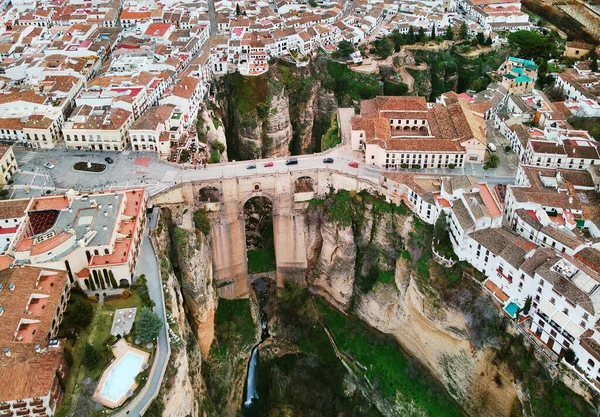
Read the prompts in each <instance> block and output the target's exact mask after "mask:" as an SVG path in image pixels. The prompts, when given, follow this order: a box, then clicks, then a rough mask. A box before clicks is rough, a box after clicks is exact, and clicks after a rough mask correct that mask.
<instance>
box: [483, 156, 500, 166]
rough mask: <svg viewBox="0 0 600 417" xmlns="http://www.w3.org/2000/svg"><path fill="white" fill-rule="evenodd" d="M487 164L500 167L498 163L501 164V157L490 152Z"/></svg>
mask: <svg viewBox="0 0 600 417" xmlns="http://www.w3.org/2000/svg"><path fill="white" fill-rule="evenodd" d="M486 165H487V166H488V167H489V168H498V165H500V157H499V156H498V155H496V154H494V153H492V154H490V155H489V156H488V159H487V162H486Z"/></svg>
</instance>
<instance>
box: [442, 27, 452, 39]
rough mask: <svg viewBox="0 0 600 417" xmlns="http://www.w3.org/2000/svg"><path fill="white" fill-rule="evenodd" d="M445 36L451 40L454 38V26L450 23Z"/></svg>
mask: <svg viewBox="0 0 600 417" xmlns="http://www.w3.org/2000/svg"><path fill="white" fill-rule="evenodd" d="M444 37H445V38H446V39H447V40H449V41H451V40H452V39H454V30H452V26H450V25H448V29H446V35H445V36H444Z"/></svg>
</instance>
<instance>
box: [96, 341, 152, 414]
mask: <svg viewBox="0 0 600 417" xmlns="http://www.w3.org/2000/svg"><path fill="white" fill-rule="evenodd" d="M112 352H113V355H115V359H113V361H112V362H111V363H110V365H108V367H107V368H106V369H105V370H104V372H103V373H102V377H101V378H100V382H98V386H97V387H96V392H94V396H93V397H92V398H93V399H94V401H96V402H99V403H100V404H102V405H103V406H105V407H108V408H117V407H120V406H121V405H123V403H124V402H125V401H126V400H127V393H123V395H121V397H120V398H119V399H118V400H117V401H113V400H111V399H109V398H106V397H104V396H103V395H102V389H103V388H104V384H106V380H107V378H108V376H109V375H110V372H111V371H112V370H113V368H114V367H115V366H117V364H118V363H119V362H120V361H121V358H123V356H125V355H126V354H127V353H129V352H131V353H134V354H136V355H138V356H141V357H142V358H144V360H143V361H142V365H143V364H144V363H148V359H149V358H150V354H149V353H148V352H144V351H143V350H140V349H137V348H134V347H133V346H130V345H129V343H127V342H126V341H125V339H121V340H119V341H118V342H117V343H115V344H114V345H113V347H112ZM142 370H143V369H142V368H140V370H139V372H142ZM136 387H137V383H135V382H134V383H133V384H132V385H131V387H129V390H131V391H133V390H135V389H136ZM129 390H128V391H129Z"/></svg>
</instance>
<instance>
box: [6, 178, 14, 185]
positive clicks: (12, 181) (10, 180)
mask: <svg viewBox="0 0 600 417" xmlns="http://www.w3.org/2000/svg"><path fill="white" fill-rule="evenodd" d="M14 182H15V180H13V179H12V178H11V179H9V180H8V182H7V184H8V185H12V184H13V183H14Z"/></svg>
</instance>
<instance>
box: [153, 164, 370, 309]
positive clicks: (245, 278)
mask: <svg viewBox="0 0 600 417" xmlns="http://www.w3.org/2000/svg"><path fill="white" fill-rule="evenodd" d="M332 187H333V189H336V190H337V189H346V190H356V191H361V190H365V189H366V190H368V191H370V192H377V191H380V188H379V185H378V184H376V183H374V182H371V181H369V180H365V179H363V178H360V177H357V176H356V175H350V174H346V173H343V172H339V171H335V170H333V169H328V168H319V169H307V170H294V171H291V172H274V173H268V174H250V175H245V176H237V177H231V178H218V179H211V180H199V181H192V182H186V183H182V184H177V185H176V186H174V187H172V188H170V189H169V190H166V191H164V192H162V193H160V194H157V195H155V196H154V197H152V199H151V203H152V204H153V205H154V206H160V205H171V204H182V203H183V204H187V205H191V206H193V207H194V208H200V207H204V208H205V209H206V210H207V212H208V213H209V217H210V219H211V231H210V234H211V241H212V248H211V249H212V259H213V271H214V279H215V282H216V286H217V288H218V289H219V295H220V296H222V297H225V298H239V297H244V296H246V295H247V294H248V292H249V291H250V284H251V283H252V281H253V280H255V279H256V278H257V277H258V276H260V275H264V276H265V277H270V278H272V279H273V278H274V279H275V280H276V282H277V284H278V285H282V283H283V281H284V280H286V279H294V280H296V281H297V282H299V283H300V284H303V285H304V284H305V277H306V272H307V268H308V248H307V245H308V218H307V217H308V216H307V214H306V207H307V205H308V201H309V200H311V199H313V198H316V197H319V196H323V195H324V194H325V193H326V192H327V191H329V190H330V189H331V188H332ZM257 196H262V197H266V198H268V199H269V200H271V202H272V204H273V234H274V246H275V258H276V271H274V272H272V273H265V274H253V275H248V263H247V257H246V236H245V233H246V232H245V222H244V204H245V203H246V202H247V201H248V200H249V199H251V198H253V197H257Z"/></svg>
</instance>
